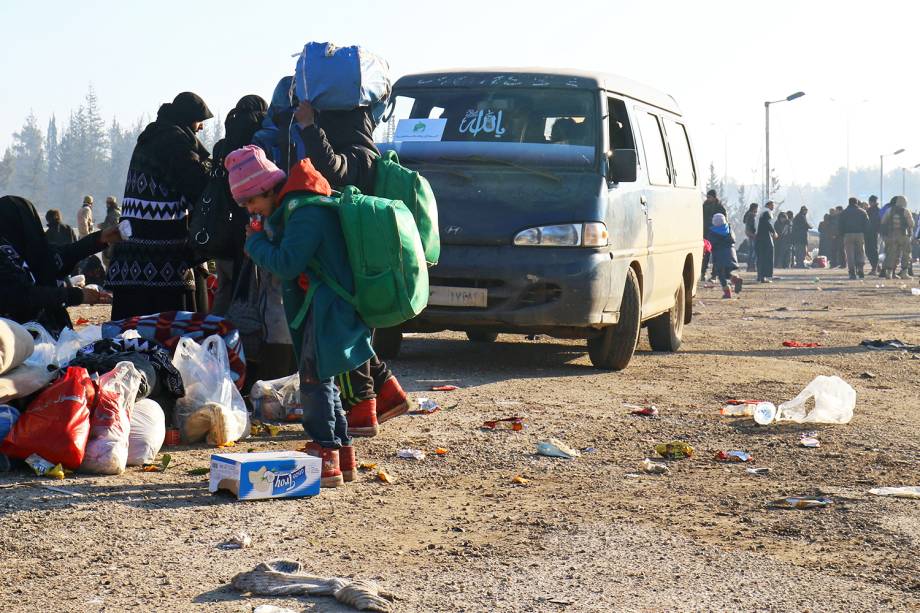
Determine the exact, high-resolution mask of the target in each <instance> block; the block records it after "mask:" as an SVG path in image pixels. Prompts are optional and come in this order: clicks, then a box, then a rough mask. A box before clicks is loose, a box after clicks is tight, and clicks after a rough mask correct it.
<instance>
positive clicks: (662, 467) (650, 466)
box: [639, 458, 671, 475]
mask: <svg viewBox="0 0 920 613" xmlns="http://www.w3.org/2000/svg"><path fill="white" fill-rule="evenodd" d="M639 467H640V468H641V469H642V472H646V473H649V474H652V475H666V474H667V473H669V472H671V467H670V466H668V465H667V464H664V463H663V462H655V461H653V460H651V459H649V458H645V459H644V460H642V463H641V464H640V465H639Z"/></svg>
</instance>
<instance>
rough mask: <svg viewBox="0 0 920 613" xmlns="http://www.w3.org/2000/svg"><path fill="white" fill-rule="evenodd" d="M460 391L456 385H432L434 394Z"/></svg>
mask: <svg viewBox="0 0 920 613" xmlns="http://www.w3.org/2000/svg"><path fill="white" fill-rule="evenodd" d="M458 389H460V388H459V387H457V386H456V385H432V386H431V391H432V392H453V391H454V390H458Z"/></svg>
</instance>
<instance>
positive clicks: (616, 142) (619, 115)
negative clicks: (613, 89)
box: [607, 97, 636, 151]
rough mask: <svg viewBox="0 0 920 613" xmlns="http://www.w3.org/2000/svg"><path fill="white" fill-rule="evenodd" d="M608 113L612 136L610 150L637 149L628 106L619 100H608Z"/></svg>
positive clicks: (608, 125)
mask: <svg viewBox="0 0 920 613" xmlns="http://www.w3.org/2000/svg"><path fill="white" fill-rule="evenodd" d="M607 112H608V113H609V117H608V124H607V129H608V130H609V134H610V150H611V151H615V150H617V149H635V148H636V143H635V141H634V140H633V132H632V126H630V125H629V113H627V112H626V104H624V103H623V101H622V100H619V99H617V98H610V97H608V98H607Z"/></svg>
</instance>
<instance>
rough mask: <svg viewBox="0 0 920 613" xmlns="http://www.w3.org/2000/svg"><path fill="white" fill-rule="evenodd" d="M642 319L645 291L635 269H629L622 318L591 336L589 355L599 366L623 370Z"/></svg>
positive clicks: (630, 357)
mask: <svg viewBox="0 0 920 613" xmlns="http://www.w3.org/2000/svg"><path fill="white" fill-rule="evenodd" d="M641 319H642V295H641V293H640V290H639V280H638V279H637V278H636V271H634V270H633V269H632V268H630V269H629V270H628V271H627V272H626V287H624V288H623V300H622V302H620V320H619V321H618V322H617V324H616V325H615V326H610V327H609V328H606V329H605V330H604V332H603V333H602V334H600V335H598V336H595V337H594V338H589V339H588V356H590V358H591V363H592V364H594V366H595V367H597V368H604V369H608V370H623V369H624V368H626V366H627V364H629V361H630V360H631V359H632V356H633V353H634V352H635V350H636V342H637V341H638V340H639V329H640V327H641Z"/></svg>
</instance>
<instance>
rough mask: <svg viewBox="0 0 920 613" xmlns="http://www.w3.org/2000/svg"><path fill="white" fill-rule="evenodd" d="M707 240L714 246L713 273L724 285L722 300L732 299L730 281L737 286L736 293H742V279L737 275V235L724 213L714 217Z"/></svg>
mask: <svg viewBox="0 0 920 613" xmlns="http://www.w3.org/2000/svg"><path fill="white" fill-rule="evenodd" d="M706 239H707V240H708V241H709V243H710V244H711V245H712V271H713V272H714V273H715V274H716V276H718V277H719V283H720V284H721V285H722V298H731V297H732V289H731V287H729V284H728V283H729V281H731V282H732V284H734V286H735V293H741V286H742V281H741V277H740V276H738V275H737V274H735V272H736V271H737V270H738V257H737V255H736V254H735V233H734V232H732V229H731V227H730V226H729V225H728V221H727V220H726V218H725V215H724V214H723V213H716V214H715V215H713V216H712V225H711V226H710V227H709V233H708V234H707V235H706Z"/></svg>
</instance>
